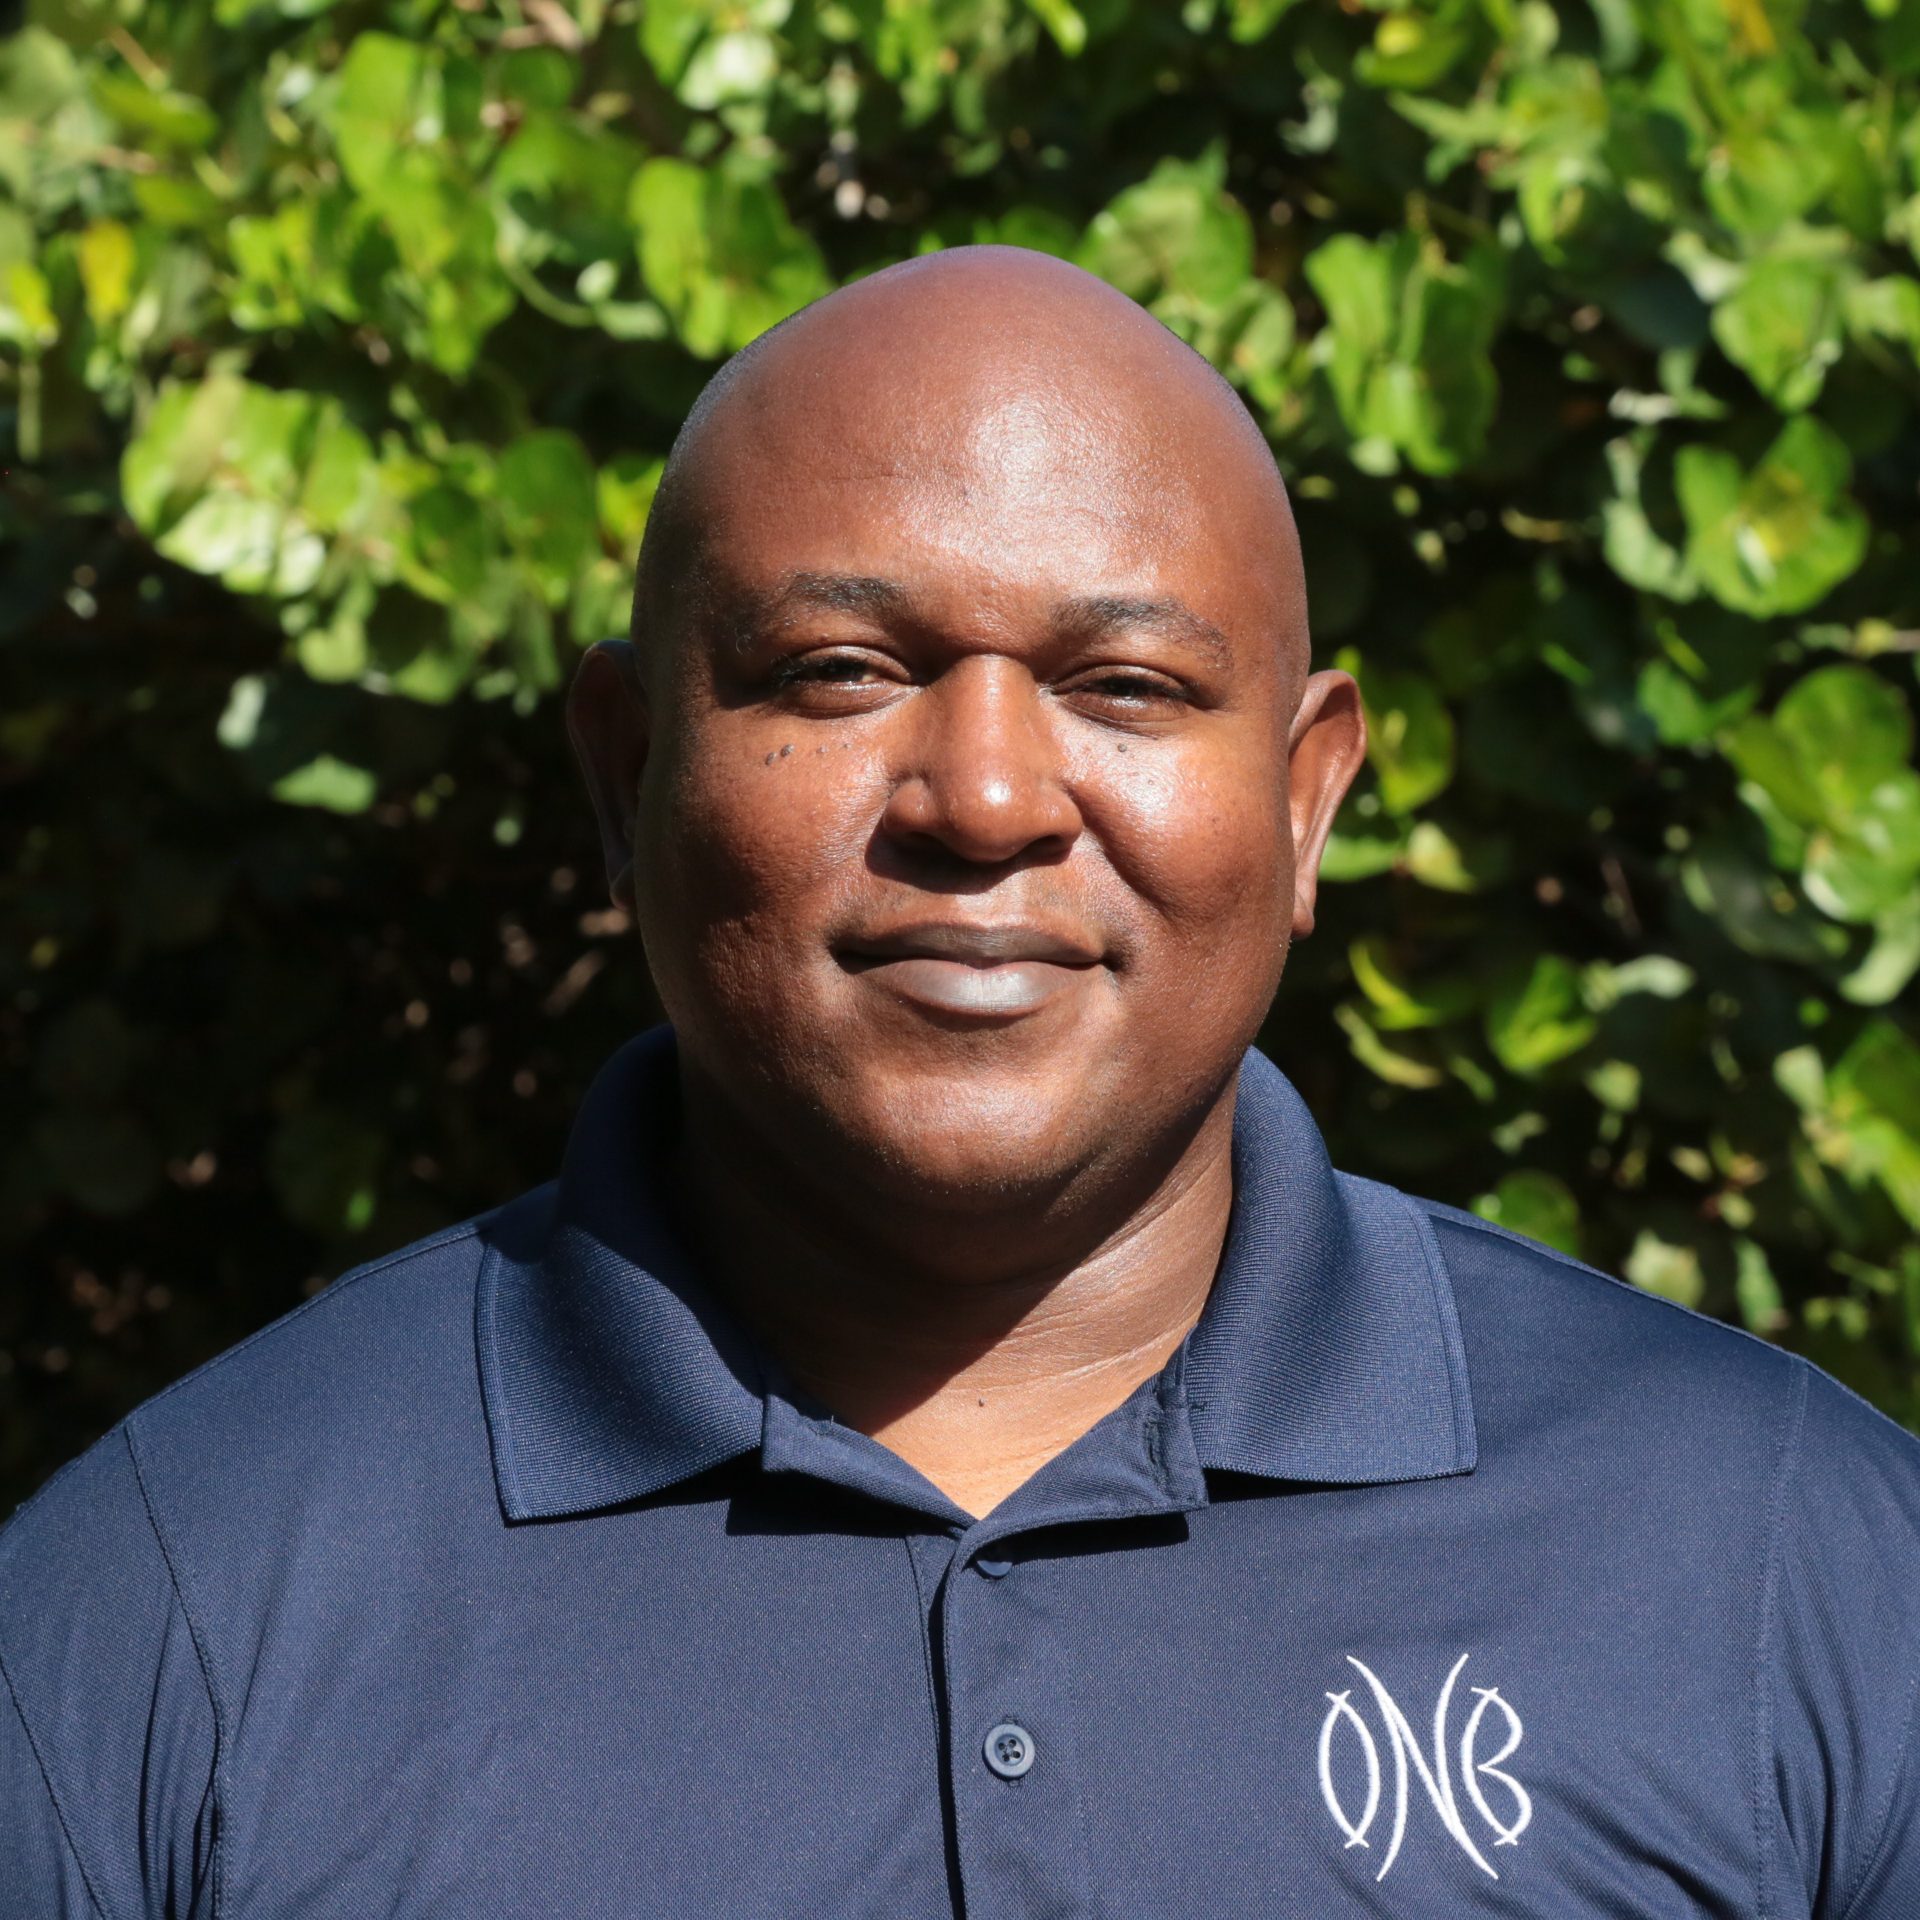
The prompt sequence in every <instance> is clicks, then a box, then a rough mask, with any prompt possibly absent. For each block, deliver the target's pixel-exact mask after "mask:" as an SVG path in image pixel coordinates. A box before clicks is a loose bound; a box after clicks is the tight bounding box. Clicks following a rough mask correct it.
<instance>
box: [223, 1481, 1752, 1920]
mask: <svg viewBox="0 0 1920 1920" xmlns="http://www.w3.org/2000/svg"><path fill="white" fill-rule="evenodd" d="M1630 1522H1631V1525H1632V1526H1633V1527H1634V1528H1636V1529H1637V1531H1635V1532H1633V1533H1632V1534H1631V1536H1629V1534H1628V1533H1627V1532H1626V1531H1625V1529H1627V1528H1628V1527H1629V1523H1630ZM1646 1534H1647V1521H1646V1516H1645V1515H1644V1513H1641V1514H1638V1515H1637V1516H1636V1515H1631V1514H1629V1513H1628V1512H1627V1511H1626V1510H1625V1509H1623V1510H1622V1511H1621V1512H1620V1513H1618V1514H1610V1513H1609V1512H1607V1511H1604V1510H1602V1511H1599V1512H1596V1513H1594V1514H1593V1515H1591V1516H1590V1524H1589V1525H1588V1526H1587V1527H1585V1528H1583V1529H1581V1530H1580V1532H1579V1534H1578V1535H1577V1536H1576V1537H1570V1536H1569V1534H1568V1532H1567V1529H1566V1528H1565V1527H1564V1526H1562V1527H1560V1528H1559V1529H1558V1531H1557V1533H1550V1531H1549V1530H1548V1529H1547V1528H1546V1527H1545V1525H1544V1524H1542V1525H1540V1526H1538V1527H1533V1526H1530V1525H1529V1524H1528V1522H1527V1519H1526V1516H1525V1515H1520V1516H1518V1517H1516V1516H1515V1515H1514V1514H1513V1513H1512V1512H1508V1513H1507V1514H1506V1515H1504V1516H1503V1519H1502V1523H1501V1525H1500V1526H1499V1527H1498V1528H1497V1529H1496V1528H1494V1527H1492V1526H1491V1525H1490V1524H1489V1523H1488V1522H1487V1521H1485V1520H1482V1519H1479V1518H1477V1517H1476V1513H1475V1510H1474V1509H1473V1508H1472V1507H1470V1506H1467V1505H1464V1504H1462V1503H1459V1502H1457V1501H1456V1502H1455V1503H1454V1506H1453V1507H1452V1508H1451V1509H1449V1508H1447V1507H1446V1506H1445V1505H1444V1503H1443V1502H1441V1501H1440V1500H1439V1499H1437V1498H1435V1499H1426V1500H1423V1499H1421V1498H1420V1497H1418V1494H1417V1492H1416V1494H1415V1495H1414V1496H1412V1497H1407V1496H1399V1497H1396V1498H1393V1499H1386V1498H1382V1497H1381V1496H1380V1495H1379V1494H1377V1493H1375V1494H1371V1495H1361V1494H1351V1495H1345V1494H1338V1493H1331V1494H1329V1493H1315V1494H1308V1495H1299V1496H1293V1497H1283V1498H1263V1499H1243V1500H1225V1501H1221V1502H1218V1503H1217V1504H1215V1505H1214V1506H1211V1507H1209V1508H1207V1509H1204V1510H1202V1511H1199V1512H1196V1513H1193V1514H1189V1515H1174V1516H1159V1517H1157V1518H1155V1519H1153V1520H1151V1521H1140V1522H1133V1523H1126V1524H1120V1523H1114V1524H1105V1525H1084V1526H1079V1527H1074V1528H1057V1529H1053V1530H1051V1531H1043V1532H1038V1533H1034V1534H1031V1535H1026V1536H1020V1537H1016V1538H1013V1539H1011V1540H1000V1541H997V1542H990V1543H988V1544H987V1545H986V1546H985V1547H983V1548H982V1549H981V1550H980V1551H978V1552H974V1551H972V1550H970V1548H969V1545H968V1543H967V1542H966V1541H965V1540H963V1541H962V1542H960V1543H959V1545H958V1546H956V1544H955V1542H954V1541H952V1540H951V1539H950V1538H948V1537H946V1536H944V1535H941V1534H939V1533H937V1532H919V1533H916V1532H900V1531H892V1530H888V1529H887V1528H885V1527H883V1526H877V1525H876V1526H870V1527H865V1528H860V1529H853V1530H848V1529H846V1528H834V1527H824V1526H819V1525H799V1524H791V1523H788V1524H782V1523H781V1521H780V1519H779V1517H778V1516H777V1514H774V1513H771V1512H769V1511H766V1510H760V1511H752V1510H749V1509H748V1508H747V1507H746V1506H745V1505H744V1503H741V1502H737V1501H726V1500H719V1501H714V1502H711V1503H701V1502H692V1503H687V1504H684V1505H680V1506H675V1507H669V1508H661V1509H655V1510H652V1511H650V1512H646V1513H628V1514H618V1515H609V1516H605V1517H604V1518H602V1519H598V1520H594V1521H590V1522H582V1523H573V1524H569V1525H566V1526H541V1527H533V1528H523V1529H520V1530H517V1531H515V1532H513V1533H512V1534H511V1535H510V1536H508V1537H506V1538H504V1539H503V1541H502V1543H501V1550H500V1551H499V1552H498V1553H497V1554H496V1555H494V1556H492V1557H491V1558H488V1559H486V1560H483V1561H475V1562H474V1563H472V1564H468V1565H462V1566H459V1567H457V1568H453V1569H446V1568H442V1569H440V1570H438V1571H437V1572H436V1574H435V1576H434V1577H433V1578H431V1579H425V1578H415V1577H413V1574H414V1572H416V1571H417V1570H409V1569H405V1568H396V1567H389V1568H388V1569H387V1572H388V1575H389V1578H388V1579H387V1580H386V1581H385V1582H383V1581H382V1580H381V1579H380V1578H379V1575H378V1570H377V1569H375V1568H372V1567H368V1568H364V1569H357V1570H354V1572H353V1574H352V1576H351V1577H349V1576H348V1574H347V1570H344V1569H338V1568H337V1569H336V1570H335V1573H336V1577H335V1578H334V1579H333V1580H332V1581H331V1582H330V1583H329V1584H328V1586H327V1588H326V1590H325V1597H324V1598H323V1599H319V1600H314V1599H308V1600H305V1601H302V1602H299V1603H297V1604H296V1603H295V1602H293V1601H292V1600H291V1599H289V1601H288V1604H287V1607H286V1610H285V1612H284V1614H283V1616H282V1617H281V1618H280V1619H279V1620H278V1621H277V1623H275V1625H274V1626H273V1627H272V1628H271V1629H270V1630H269V1631H267V1632H265V1633H264V1634H263V1635H262V1636H261V1638H260V1640H259V1642H258V1645H257V1649H256V1651H255V1652H254V1654H253V1655H252V1664H251V1668H250V1671H249V1672H248V1673H247V1675H246V1676H245V1677H244V1684H243V1685H242V1686H241V1688H240V1689H239V1691H238V1698H240V1699H241V1700H242V1701H243V1702H244V1708H243V1711H242V1712H241V1714H240V1715H239V1716H238V1718H237V1721H236V1725H235V1729H234V1737H233V1739H232V1741H231V1743H230V1751H229V1753H228V1756H227V1759H226V1762H225V1777H224V1780H223V1788H222V1791H223V1810H224V1812H225V1814H226V1818H227V1832H226V1838H225V1842H224V1845H225V1847H226V1864H225V1871H224V1875H223V1879H224V1884H225V1894H224V1899H223V1911H222V1920H267V1916H272V1920H364V1916H365V1915H366V1914H368V1913H372V1912H379V1913H382V1914H391V1915H393V1916H395V1920H455V1916H460V1917H461V1920H465V1917H466V1916H470V1915H472V1914H474V1913H477V1912H488V1911H492V1912H509V1913H514V1914H526V1915H536V1914H539V1915H544V1914H552V1915H556V1916H557V1915H567V1916H581V1915H607V1916H620V1917H621V1920H625V1917H626V1916H634V1917H635V1920H637V1917H638V1916H642V1915H656V1914H662V1913H714V1914H722V1913H724V1914H728V1915H741V1916H758V1915H766V1916H774V1915H819V1914H824V1913H834V1914H861V1915H865V1914H872V1915H875V1916H880V1915H885V1916H889V1920H908V1917H914V1916H922V1915H924V1916H927V1917H928V1920H935V1917H936V1916H938V1917H939V1920H946V1917H947V1916H951V1915H952V1914H953V1913H955V1912H956V1911H959V1910H964V1911H966V1912H967V1913H969V1914H974V1913H983V1914H993V1913H1003V1914H1008V1915H1020V1916H1033V1915H1060V1916H1063V1917H1064V1916H1096V1915H1097V1916H1123V1915H1128V1916H1130V1915H1143V1916H1144V1915H1156V1916H1158V1915H1166V1914H1173V1913H1196V1914H1200V1913H1205V1914H1215V1913H1218V1914H1227V1913H1232V1914H1245V1915H1293V1914H1303V1915H1304V1914H1310V1915H1315V1916H1333V1915H1343V1914H1348V1913H1351V1914H1356V1915H1358V1914H1368V1915H1398V1914H1405V1915H1408V1916H1428V1915H1431V1914H1434V1913H1436V1912H1445V1913H1448V1914H1450V1915H1455V1914H1457V1915H1469V1914H1481V1913H1484V1914H1530V1915H1539V1914H1546V1913H1551V1914H1553V1915H1555V1916H1567V1917H1569V1920H1580V1917H1581V1916H1587V1915H1594V1916H1598V1915H1609V1916H1613V1915H1621V1914H1629V1913H1631V1914H1635V1915H1643V1914H1647V1915H1651V1914H1672V1915H1726V1916H1733V1915H1738V1914H1744V1913H1748V1912H1750V1911H1751V1909H1752V1899H1753V1895H1752V1885H1753V1857H1754V1813H1753V1792H1754V1787H1755V1776H1754V1759H1753V1756H1754V1753H1755V1726H1754V1703H1753V1695H1752V1672H1753V1642H1752V1629H1751V1625H1750V1602H1749V1599H1748V1597H1747V1596H1746V1595H1745V1594H1743V1593H1742V1591H1741V1590H1740V1588H1739V1585H1738V1583H1737V1582H1732V1581H1729V1580H1727V1579H1724V1578H1716V1577H1714V1576H1713V1572H1712V1570H1708V1569H1695V1570H1689V1569H1686V1568H1684V1567H1675V1566H1671V1565H1669V1566H1661V1565H1658V1564H1657V1563H1656V1562H1655V1561H1654V1560H1653V1559H1651V1558H1649V1556H1648V1555H1647V1554H1646V1553H1645V1551H1644V1548H1643V1547H1641V1546H1629V1544H1628V1542H1629V1539H1631V1540H1633V1541H1644V1540H1645V1538H1646ZM403 1576H404V1577H403ZM296 1586H297V1587H298V1588H299V1589H300V1590H301V1591H306V1590H307V1589H308V1588H309V1587H310V1586H311V1583H310V1582H290V1588H289V1591H290V1592H291V1591H292V1590H293V1588H294V1587H296ZM421 1593H431V1594H433V1595H435V1596H436V1597H435V1600H434V1603H433V1604H431V1605H427V1606H423V1605H422V1604H421V1603H419V1602H418V1600H412V1601H409V1600H407V1599H406V1598H405V1596H406V1595H409V1594H412V1595H418V1594H421Z"/></svg>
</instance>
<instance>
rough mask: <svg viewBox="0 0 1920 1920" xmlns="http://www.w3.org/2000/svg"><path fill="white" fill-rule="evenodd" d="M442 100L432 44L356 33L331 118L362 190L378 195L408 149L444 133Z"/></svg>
mask: <svg viewBox="0 0 1920 1920" xmlns="http://www.w3.org/2000/svg"><path fill="white" fill-rule="evenodd" d="M441 104H442V102H441V93H440V86H439V75H438V72H437V70H436V67H435V62H434V55H433V50H432V49H431V48H430V47H429V46H427V45H425V44H424V43H421V42H418V41H414V40H403V39H400V38H398V37H396V36H395V35H393V34H390V33H359V34H356V35H355V36H354V39H353V44H352V46H351V47H350V48H349V49H348V52H347V57H346V60H345V61H344V62H343V64H342V65H341V68H340V78H339V93H338V95H337V97H336V100H335V105H334V111H333V122H332V124H333V138H334V145H335V148H336V149H337V151H338V152H339V155H340V165H341V167H342V168H343V169H344V171H345V173H346V176H347V178H348V179H349V180H351V181H352V182H353V184H354V185H355V186H356V187H358V188H359V189H360V191H361V192H362V193H370V194H376V195H377V194H379V193H380V192H381V191H382V189H383V188H385V187H387V186H389V185H390V184H391V180H390V176H389V169H390V168H392V166H393V165H394V162H395V161H396V159H398V158H399V156H400V155H401V153H402V152H403V151H405V150H406V149H409V148H412V147H415V146H417V145H419V144H421V143H431V142H433V141H436V140H438V139H439V138H440V137H441V135H442V134H443V132H444V131H445V126H444V122H443V120H442V116H441Z"/></svg>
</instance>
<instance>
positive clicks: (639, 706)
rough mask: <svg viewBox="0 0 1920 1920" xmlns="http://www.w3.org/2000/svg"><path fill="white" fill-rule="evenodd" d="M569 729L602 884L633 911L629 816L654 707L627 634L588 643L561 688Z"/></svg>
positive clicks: (636, 794) (644, 760) (636, 803)
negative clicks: (602, 864) (593, 825)
mask: <svg viewBox="0 0 1920 1920" xmlns="http://www.w3.org/2000/svg"><path fill="white" fill-rule="evenodd" d="M567 734H568V736H569V738H570V739H571V740H572V741H573V751H574V757H575V758H576V759H577V760H578V761H579V762H580V771H581V774H582V775H583V776H584V778H585V780H586V783H587V796H588V798H589V799H590V800H592V802H593V811H594V815H595V817H596V818H597V819H598V820H599V822H600V845H601V850H602V852H603V853H604V855H605V857H606V863H607V890H608V892H609V893H611V894H612V896H613V900H614V904H615V905H616V906H621V907H624V908H626V910H627V911H628V912H629V913H631V912H632V911H633V862H634V846H633V839H634V832H635V826H636V821H635V815H636V813H637V810H638V806H639V799H640V776H641V774H642V773H643V772H644V771H645V769H646V764H647V746H648V742H649V740H650V738H651V735H652V712H651V709H650V708H649V706H648V703H647V690H646V685H645V683H644V681H643V680H642V678H641V673H640V656H639V655H638V654H637V653H636V652H635V651H634V646H633V642H632V641H631V640H601V641H598V642H596V643H595V644H594V645H593V646H591V647H589V648H588V649H587V651H586V654H585V656H584V657H583V658H582V660H581V662H580V665H579V667H578V669H577V670H576V671H575V673H574V676H573V685H572V686H571V687H569V688H568V690H567Z"/></svg>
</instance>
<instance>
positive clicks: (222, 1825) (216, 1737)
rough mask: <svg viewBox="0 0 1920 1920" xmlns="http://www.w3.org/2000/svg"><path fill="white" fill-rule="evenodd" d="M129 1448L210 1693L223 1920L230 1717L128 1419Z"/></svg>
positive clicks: (212, 1915)
mask: <svg viewBox="0 0 1920 1920" xmlns="http://www.w3.org/2000/svg"><path fill="white" fill-rule="evenodd" d="M122 1433H123V1437H124V1438H125V1441H126V1446H127V1458H128V1460H129V1461H131V1462H132V1465H133V1480H134V1485H135V1486H137V1487H138V1488H139V1489H140V1504H141V1506H142V1507H143V1508H144V1509H145V1512H146V1516H147V1525H148V1526H149V1527H150V1528H151V1529H152V1530H153V1538H154V1544H155V1545H156V1546H157V1547H158V1548H159V1550H160V1559H161V1563H162V1564H163V1565H164V1566H165V1567H166V1570H167V1580H168V1583H169V1584H170V1585H171V1586H172V1588H173V1597H174V1601H175V1604H176V1605H177V1606H178V1607H179V1609H180V1617H181V1618H182V1619H183V1620H185V1621H186V1623H187V1638H188V1640H189V1641H190V1642H191V1643H192V1646H193V1657H194V1659H195V1660H196V1661H197V1662H198V1664H199V1668H200V1684H201V1685H202V1686H203V1687H204V1688H205V1689H206V1691H207V1707H208V1709H209V1711H210V1712H211V1713H212V1715H213V1847H212V1857H211V1859H210V1860H209V1862H208V1870H207V1884H208V1896H207V1899H208V1905H207V1913H208V1920H220V1914H221V1911H222V1908H223V1906H224V1904H225V1903H224V1900H223V1893H224V1889H225V1884H226V1873H225V1866H226V1840H227V1822H226V1799H227V1796H226V1772H227V1745H228V1737H227V1717H226V1715H225V1714H224V1713H223V1712H222V1711H221V1709H220V1691H219V1689H218V1688H217V1687H216V1686H215V1685H214V1680H213V1659H212V1656H211V1655H210V1654H209V1652H208V1650H207V1643H206V1636H205V1635H204V1634H203V1633H202V1631H201V1629H200V1625H199V1622H198V1621H196V1620H195V1619H194V1617H193V1609H192V1608H191V1607H190V1606H189V1605H188V1604H187V1590H186V1584H185V1582H184V1581H182V1579H181V1578H180V1569H179V1567H178V1565H177V1564H176V1563H175V1558H174V1553H173V1549H172V1548H171V1547H170V1546H169V1545H168V1544H167V1536H166V1532H165V1529H163V1528H162V1526H161V1525H160V1515H159V1510H158V1507H157V1504H156V1502H155V1500H154V1496H153V1493H152V1491H151V1490H150V1488H149V1487H148V1485H147V1475H146V1470H145V1469H144V1468H143V1467H142V1466H141V1464H140V1450H139V1448H138V1446H137V1445H136V1444H135V1442H134V1437H133V1422H132V1420H131V1419H129V1420H128V1421H127V1422H126V1423H125V1424H124V1426H123V1429H122Z"/></svg>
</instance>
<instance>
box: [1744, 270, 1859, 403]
mask: <svg viewBox="0 0 1920 1920" xmlns="http://www.w3.org/2000/svg"><path fill="white" fill-rule="evenodd" d="M1841 286H1842V275H1841V273H1840V271H1839V269H1838V268H1837V267H1835V266H1833V265H1831V264H1830V263H1828V262H1826V261H1821V260H1802V259H1794V258H1791V257H1788V258H1772V259H1767V260H1762V261H1761V262H1759V264H1758V265H1757V266H1755V267H1753V268H1752V269H1751V271H1749V273H1748V274H1747V277H1746V279H1745V280H1744V281H1742V282H1741V284H1740V287H1739V289H1738V290H1737V291H1736V292H1735V293H1734V294H1733V295H1732V296H1731V297H1730V298H1728V299H1726V300H1723V301H1721V303H1720V304H1719V305H1718V306H1717V307H1715V308H1714V310H1713V337H1714V338H1715V339H1716V340H1717V341H1719V343H1720V347H1721V350H1722V351H1723V352H1724V353H1725V354H1726V356H1727V358H1728V359H1729V360H1731V361H1732V362H1733V363H1734V364H1735V365H1736V366H1738V367H1741V368H1743V369H1744V370H1745V371H1746V372H1747V373H1748V374H1749V375H1750V376H1751V377H1752V380H1753V383H1754V385H1755V386H1757V387H1758V388H1759V389H1760V391H1761V392H1762V393H1764V394H1765V395H1766V396H1767V398H1768V399H1769V400H1771V401H1772V402H1773V404H1774V405H1775V406H1776V407H1778V408H1779V409H1780V410H1781V411H1782V412H1783V413H1797V412H1798V411H1799V410H1800V409H1801V408H1803V407H1808V406H1811V405H1812V404H1813V402H1814V401H1815V400H1816V399H1817V398H1818V397H1819V393H1820V389H1821V387H1822V385H1824V384H1825V381H1826V377H1827V369H1828V368H1829V367H1831V366H1832V365H1833V363H1834V362H1835V361H1836V360H1838V359H1839V358H1840V347H1841V331H1840V323H1841V312H1842V297H1841Z"/></svg>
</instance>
